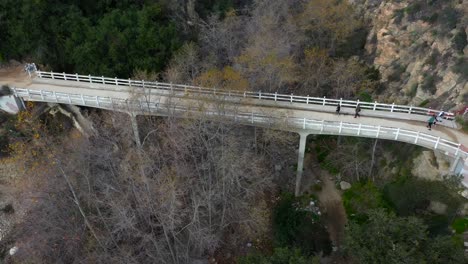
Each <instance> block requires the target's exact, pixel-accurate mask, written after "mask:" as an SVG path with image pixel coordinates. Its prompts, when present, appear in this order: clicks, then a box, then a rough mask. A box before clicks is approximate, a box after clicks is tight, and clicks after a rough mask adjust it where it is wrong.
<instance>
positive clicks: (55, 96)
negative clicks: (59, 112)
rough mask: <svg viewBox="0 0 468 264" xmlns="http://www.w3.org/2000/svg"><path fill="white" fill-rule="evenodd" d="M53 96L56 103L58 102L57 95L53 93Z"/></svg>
mask: <svg viewBox="0 0 468 264" xmlns="http://www.w3.org/2000/svg"><path fill="white" fill-rule="evenodd" d="M52 95H53V96H54V99H55V102H58V98H57V94H56V93H55V91H53V92H52Z"/></svg>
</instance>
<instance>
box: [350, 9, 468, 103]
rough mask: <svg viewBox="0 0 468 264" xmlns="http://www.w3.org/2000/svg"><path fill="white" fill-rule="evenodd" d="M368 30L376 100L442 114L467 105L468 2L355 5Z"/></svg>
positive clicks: (368, 56)
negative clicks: (377, 76) (378, 85)
mask: <svg viewBox="0 0 468 264" xmlns="http://www.w3.org/2000/svg"><path fill="white" fill-rule="evenodd" d="M351 2H354V4H355V5H356V6H357V7H358V8H359V9H360V10H361V12H362V13H363V15H364V17H365V18H366V20H368V22H369V23H368V24H369V25H370V30H369V35H368V38H367V43H366V47H365V48H366V53H367V59H368V60H369V62H371V63H373V64H374V65H375V66H376V67H377V68H378V69H379V71H380V73H381V76H382V81H383V83H384V87H385V88H386V89H382V91H381V94H380V96H381V98H387V100H390V101H395V102H400V103H411V104H414V105H419V104H421V103H422V104H427V105H429V106H431V107H434V108H443V109H445V110H449V109H451V110H455V109H460V108H462V107H463V106H464V105H466V104H467V102H468V85H467V78H468V74H467V73H468V62H467V60H466V53H467V52H468V48H467V45H466V44H467V35H466V31H467V21H468V18H467V16H466V14H467V13H468V1H467V0H448V1H436V0H399V1H395V0H356V1H351Z"/></svg>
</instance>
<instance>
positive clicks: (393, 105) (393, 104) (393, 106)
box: [391, 103, 395, 113]
mask: <svg viewBox="0 0 468 264" xmlns="http://www.w3.org/2000/svg"><path fill="white" fill-rule="evenodd" d="M394 108H395V103H392V110H391V112H392V113H393V110H394Z"/></svg>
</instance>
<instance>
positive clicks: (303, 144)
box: [294, 132, 309, 196]
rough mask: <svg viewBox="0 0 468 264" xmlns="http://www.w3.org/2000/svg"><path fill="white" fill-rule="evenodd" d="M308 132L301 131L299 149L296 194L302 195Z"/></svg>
mask: <svg viewBox="0 0 468 264" xmlns="http://www.w3.org/2000/svg"><path fill="white" fill-rule="evenodd" d="M308 135H309V134H308V133H304V132H300V133H299V136H300V138H299V150H298V153H297V156H298V157H297V172H296V189H295V191H294V194H295V195H296V196H299V195H300V192H301V180H302V173H303V170H304V155H305V147H306V143H307V136H308Z"/></svg>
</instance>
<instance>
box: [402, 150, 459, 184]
mask: <svg viewBox="0 0 468 264" xmlns="http://www.w3.org/2000/svg"><path fill="white" fill-rule="evenodd" d="M411 172H412V173H413V175H415V176H417V177H420V178H424V179H428V180H442V179H443V176H445V175H448V174H450V163H449V162H448V161H447V157H446V156H445V155H444V154H441V153H434V151H431V150H427V151H423V152H421V155H419V156H418V157H416V158H415V159H414V167H413V169H412V171H411Z"/></svg>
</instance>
